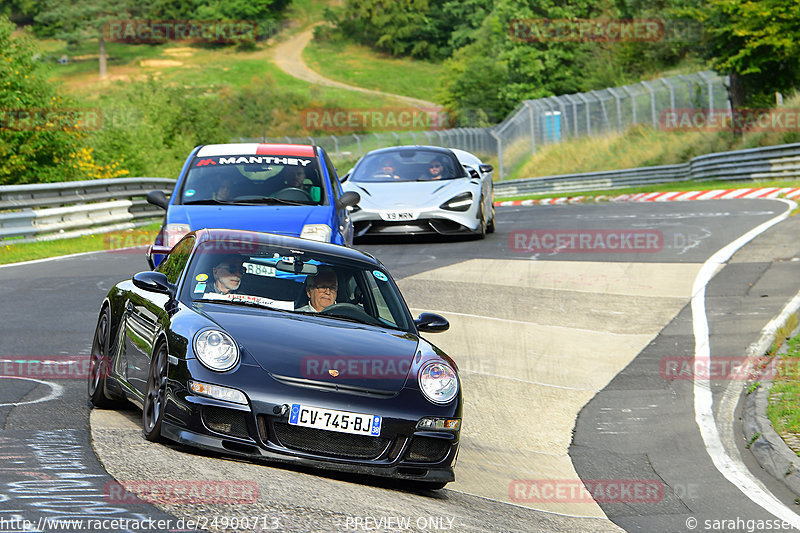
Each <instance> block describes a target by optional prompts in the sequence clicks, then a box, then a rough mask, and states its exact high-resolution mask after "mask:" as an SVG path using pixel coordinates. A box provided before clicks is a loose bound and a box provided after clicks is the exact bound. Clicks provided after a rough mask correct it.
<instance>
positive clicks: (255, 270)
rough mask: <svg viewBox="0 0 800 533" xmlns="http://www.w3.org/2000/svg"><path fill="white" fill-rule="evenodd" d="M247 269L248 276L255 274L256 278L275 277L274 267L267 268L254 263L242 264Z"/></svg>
mask: <svg viewBox="0 0 800 533" xmlns="http://www.w3.org/2000/svg"><path fill="white" fill-rule="evenodd" d="M242 266H244V267H245V268H246V269H247V273H248V274H255V275H256V276H267V277H270V278H274V277H275V267H272V266H267V265H259V264H256V263H243V264H242Z"/></svg>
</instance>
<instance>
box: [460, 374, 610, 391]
mask: <svg viewBox="0 0 800 533" xmlns="http://www.w3.org/2000/svg"><path fill="white" fill-rule="evenodd" d="M459 372H460V373H461V374H478V375H479V376H488V377H490V378H498V379H506V380H508V381H518V382H520V383H528V384H530V385H539V386H542V387H552V388H554V389H564V390H574V391H580V392H597V389H578V388H575V387H564V386H562V385H553V384H551V383H542V382H540V381H531V380H528V379H522V378H512V377H509V376H501V375H499V374H489V373H488V372H478V371H477V370H467V369H459Z"/></svg>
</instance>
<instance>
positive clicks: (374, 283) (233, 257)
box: [183, 241, 414, 332]
mask: <svg viewBox="0 0 800 533" xmlns="http://www.w3.org/2000/svg"><path fill="white" fill-rule="evenodd" d="M188 268H189V271H188V272H187V277H186V280H187V281H186V282H185V283H184V288H183V295H184V298H185V299H189V300H191V301H194V302H211V303H219V304H228V305H248V306H257V307H263V308H267V309H274V310H279V311H285V312H291V313H305V314H313V315H320V316H327V317H330V318H331V319H336V320H346V321H354V322H360V323H364V324H371V325H375V326H383V327H390V328H395V329H401V330H403V331H407V332H413V331H414V326H413V323H412V321H411V318H410V315H409V314H408V310H407V308H406V306H405V303H404V302H403V299H402V296H401V295H400V293H399V292H398V291H397V289H396V287H395V285H394V284H393V283H392V282H391V280H390V279H389V276H388V274H387V273H386V272H385V271H383V270H382V269H378V268H375V265H371V264H369V263H361V262H358V261H353V260H349V259H343V258H340V257H336V256H330V255H324V254H316V253H312V252H307V251H305V252H304V251H299V250H289V249H285V248H280V247H276V246H269V245H262V244H255V243H242V242H229V241H210V242H206V243H203V244H201V245H200V246H198V248H197V251H196V252H195V255H194V257H193V259H192V262H191V264H190V266H189V267H188Z"/></svg>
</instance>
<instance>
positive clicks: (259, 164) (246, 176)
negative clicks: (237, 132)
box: [179, 155, 325, 205]
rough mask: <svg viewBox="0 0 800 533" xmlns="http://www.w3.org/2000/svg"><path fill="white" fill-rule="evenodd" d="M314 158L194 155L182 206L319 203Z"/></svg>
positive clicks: (321, 196) (320, 190)
mask: <svg viewBox="0 0 800 533" xmlns="http://www.w3.org/2000/svg"><path fill="white" fill-rule="evenodd" d="M324 199H325V194H323V184H322V179H321V178H320V172H319V165H318V164H317V159H316V158H315V157H294V156H292V157H288V156H270V155H257V156H253V155H231V156H211V157H196V158H195V160H194V161H192V166H191V168H190V169H189V173H188V175H187V176H186V180H184V184H183V187H182V190H181V196H180V202H179V203H181V204H184V205H202V204H206V205H216V204H230V205H252V204H275V205H278V204H281V205H321V204H324V203H325V202H324Z"/></svg>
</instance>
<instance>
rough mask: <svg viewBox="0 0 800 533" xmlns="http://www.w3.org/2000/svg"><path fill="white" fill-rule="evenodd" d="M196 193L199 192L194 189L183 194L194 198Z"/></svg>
mask: <svg viewBox="0 0 800 533" xmlns="http://www.w3.org/2000/svg"><path fill="white" fill-rule="evenodd" d="M196 192H197V191H195V190H194V189H188V190H187V191H186V192H185V193H183V195H184V196H194V194H195V193H196Z"/></svg>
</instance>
